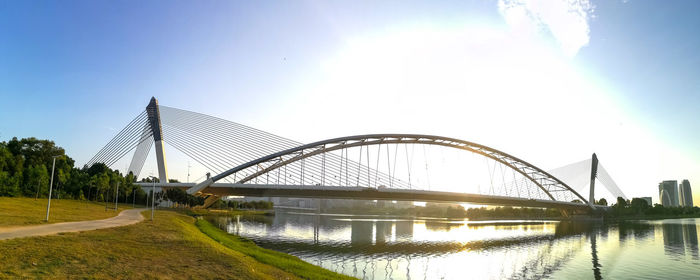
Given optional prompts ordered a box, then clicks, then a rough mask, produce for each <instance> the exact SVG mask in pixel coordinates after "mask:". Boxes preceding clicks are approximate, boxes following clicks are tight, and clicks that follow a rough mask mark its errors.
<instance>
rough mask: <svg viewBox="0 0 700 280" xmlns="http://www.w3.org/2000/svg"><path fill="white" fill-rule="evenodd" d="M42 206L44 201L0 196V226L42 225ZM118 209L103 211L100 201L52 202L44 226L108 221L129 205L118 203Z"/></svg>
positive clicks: (62, 200)
mask: <svg viewBox="0 0 700 280" xmlns="http://www.w3.org/2000/svg"><path fill="white" fill-rule="evenodd" d="M46 204H47V199H46V198H42V199H34V198H29V197H0V227H8V226H24V225H36V224H46V223H47V222H46V221H44V220H45V219H46ZM109 206H114V204H113V203H110V204H109ZM118 209H119V210H118V211H114V210H113V209H107V210H105V203H103V202H99V203H98V202H92V201H80V200H71V199H52V200H51V211H50V215H49V222H48V223H60V222H74V221H85V220H100V219H106V218H111V217H114V216H116V215H117V214H119V212H121V210H124V209H131V204H119V208H118Z"/></svg>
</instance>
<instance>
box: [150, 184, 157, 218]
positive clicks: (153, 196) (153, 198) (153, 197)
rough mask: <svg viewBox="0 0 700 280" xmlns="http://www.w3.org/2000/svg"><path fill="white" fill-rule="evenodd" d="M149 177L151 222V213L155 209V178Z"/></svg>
mask: <svg viewBox="0 0 700 280" xmlns="http://www.w3.org/2000/svg"><path fill="white" fill-rule="evenodd" d="M150 177H151V181H152V182H153V187H151V221H153V211H154V210H155V208H156V177H153V176H150Z"/></svg>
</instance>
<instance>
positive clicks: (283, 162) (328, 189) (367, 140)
mask: <svg viewBox="0 0 700 280" xmlns="http://www.w3.org/2000/svg"><path fill="white" fill-rule="evenodd" d="M384 144H387V145H388V144H424V145H436V146H443V147H449V148H453V149H459V150H464V151H468V152H471V153H475V154H478V155H481V156H483V157H486V158H490V159H492V160H494V161H497V162H499V163H501V164H503V165H505V166H507V167H509V168H511V169H512V170H514V171H516V172H518V173H519V174H521V175H522V176H524V177H525V178H527V179H528V180H529V181H531V182H532V183H534V185H535V186H537V188H538V189H539V190H541V191H542V192H544V194H546V196H547V198H548V200H549V201H547V200H542V199H532V198H521V197H510V198H509V197H503V196H492V195H476V194H473V195H465V194H462V193H450V192H437V191H424V190H402V191H398V190H396V189H391V188H390V189H374V188H368V187H369V186H365V187H361V186H359V184H358V185H356V186H347V185H346V186H342V187H337V186H336V187H334V186H328V185H327V184H325V183H319V184H316V185H312V186H308V185H306V186H304V185H294V186H288V185H287V184H283V185H287V187H282V186H280V184H279V181H278V182H277V183H274V184H272V185H270V184H269V182H266V183H265V184H251V183H250V182H251V181H253V180H254V179H256V178H260V177H262V176H264V175H267V174H269V173H270V172H275V171H280V170H281V168H283V167H285V166H288V165H290V164H292V163H295V162H299V161H303V160H305V159H307V158H311V157H314V156H322V157H323V161H322V164H321V165H322V169H324V168H325V158H326V157H325V155H326V154H329V153H332V152H334V151H339V150H343V149H348V148H354V147H367V146H373V145H384ZM360 154H361V152H360ZM341 155H342V152H341ZM341 164H342V159H341ZM253 168H254V169H255V170H254V171H253V170H252V169H253ZM367 168H368V169H369V166H367ZM246 171H249V172H248V173H246ZM341 172H342V167H341ZM239 173H242V174H245V175H243V176H241V177H242V178H239V177H238V176H236V175H237V174H239ZM322 173H323V171H322ZM369 173H371V171H368V174H369ZM376 173H379V172H376ZM358 174H359V172H358ZM232 175H233V176H234V181H235V183H233V184H223V185H221V184H220V185H218V186H216V185H215V183H216V182H218V181H220V180H222V179H224V178H226V177H229V176H232ZM383 175H384V176H387V175H386V174H383ZM301 176H302V177H303V173H302V175H301ZM321 176H322V179H321V181H322V182H325V178H326V175H325V174H322V175H321ZM388 176H390V175H388ZM358 177H359V176H358ZM277 178H278V180H279V176H277ZM390 179H393V178H390ZM302 181H303V179H302ZM341 181H342V179H341ZM359 181H360V180H359V178H358V182H359ZM368 181H369V179H368ZM389 181H390V182H393V180H389ZM170 185H171V186H176V185H173V184H170ZM339 185H342V182H341V184H339ZM163 186H165V185H163ZM224 189H228V191H226V190H224ZM187 192H188V193H189V194H195V195H205V196H206V195H211V196H212V197H211V198H212V199H218V198H217V197H218V196H221V195H256V196H266V195H270V196H300V197H322V198H358V199H359V198H364V199H389V200H418V201H423V200H429V201H454V202H472V203H484V204H502V205H514V206H533V207H561V208H576V209H578V208H587V207H589V206H588V205H587V204H588V201H587V200H586V199H585V198H584V197H583V196H581V195H580V194H579V193H578V192H576V191H575V190H574V189H572V188H571V187H569V186H568V185H567V184H566V183H564V182H562V181H561V180H559V179H558V178H556V177H554V176H552V175H551V174H549V173H547V172H546V171H544V170H542V169H540V168H538V167H536V166H534V165H532V164H530V163H528V162H526V161H524V160H521V159H519V158H517V157H515V156H512V155H510V154H507V153H505V152H502V151H499V150H496V149H493V148H490V147H487V146H484V145H480V144H477V143H473V142H469V141H464V140H460V139H455V138H449V137H442V136H434V135H420V134H368V135H356V136H348V137H340V138H333V139H328V140H323V141H318V142H314V143H310V144H306V145H301V146H298V147H295V148H291V149H287V150H284V151H280V152H277V153H273V154H270V155H267V156H264V157H261V158H258V159H255V160H252V161H249V162H247V163H244V164H241V165H239V166H236V167H234V168H231V169H229V170H226V171H224V172H222V173H220V174H217V175H215V176H213V177H211V178H209V179H207V180H205V181H204V182H201V183H199V184H196V185H194V186H192V187H191V188H188V189H187ZM352 192H354V194H353V193H352ZM561 193H563V194H568V196H566V195H558V194H561ZM561 197H573V198H574V199H576V200H578V201H580V203H576V202H570V201H569V200H561ZM557 198H560V199H559V200H558V199H557ZM212 199H210V200H209V203H207V204H210V203H212V202H213V201H212Z"/></svg>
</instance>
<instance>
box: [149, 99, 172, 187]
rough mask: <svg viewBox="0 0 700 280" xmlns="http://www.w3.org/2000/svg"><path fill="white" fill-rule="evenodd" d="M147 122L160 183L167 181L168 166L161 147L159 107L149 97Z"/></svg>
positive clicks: (161, 132)
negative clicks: (154, 149) (151, 136)
mask: <svg viewBox="0 0 700 280" xmlns="http://www.w3.org/2000/svg"><path fill="white" fill-rule="evenodd" d="M146 112H147V114H148V122H149V124H150V128H151V131H152V132H153V140H154V142H155V146H156V147H155V148H156V161H157V162H158V179H159V180H160V182H161V183H167V182H168V166H167V164H166V162H165V150H164V149H163V126H162V124H161V121H160V109H159V108H158V100H157V99H156V98H155V97H151V102H150V103H148V106H146Z"/></svg>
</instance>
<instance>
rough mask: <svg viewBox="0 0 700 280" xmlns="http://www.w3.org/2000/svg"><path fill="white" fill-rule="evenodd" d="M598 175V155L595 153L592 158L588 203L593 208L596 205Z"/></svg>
mask: <svg viewBox="0 0 700 280" xmlns="http://www.w3.org/2000/svg"><path fill="white" fill-rule="evenodd" d="M597 177H598V157H597V156H596V155H595V153H593V157H592V159H591V188H590V191H589V195H588V205H590V206H591V208H593V207H594V206H593V205H595V195H594V192H595V179H596V178H597Z"/></svg>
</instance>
